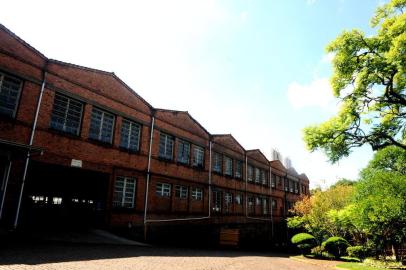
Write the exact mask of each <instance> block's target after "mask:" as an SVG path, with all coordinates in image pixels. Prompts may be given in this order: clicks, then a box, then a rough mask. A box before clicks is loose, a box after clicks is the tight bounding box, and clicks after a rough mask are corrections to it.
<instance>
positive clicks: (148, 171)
mask: <svg viewBox="0 0 406 270" xmlns="http://www.w3.org/2000/svg"><path fill="white" fill-rule="evenodd" d="M154 125H155V112H153V116H152V121H151V135H150V137H149V150H148V167H147V181H146V187H145V202H144V226H146V223H147V210H148V187H149V178H150V171H151V155H152V139H153V136H154Z"/></svg>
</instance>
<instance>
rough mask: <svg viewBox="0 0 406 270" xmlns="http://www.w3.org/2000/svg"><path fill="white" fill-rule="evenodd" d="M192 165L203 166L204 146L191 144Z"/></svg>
mask: <svg viewBox="0 0 406 270" xmlns="http://www.w3.org/2000/svg"><path fill="white" fill-rule="evenodd" d="M192 165H193V166H194V167H198V168H203V167H204V148H203V147H200V146H197V145H193V158H192Z"/></svg>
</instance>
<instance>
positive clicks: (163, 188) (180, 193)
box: [155, 183, 203, 201]
mask: <svg viewBox="0 0 406 270" xmlns="http://www.w3.org/2000/svg"><path fill="white" fill-rule="evenodd" d="M171 187H172V185H171V184H168V183H157V184H156V189H155V194H156V195H158V196H160V197H170V196H171ZM189 189H190V197H191V198H192V199H193V200H196V201H201V200H203V189H202V188H199V187H190V188H189V187H188V186H183V185H175V197H176V198H179V199H188V198H189Z"/></svg>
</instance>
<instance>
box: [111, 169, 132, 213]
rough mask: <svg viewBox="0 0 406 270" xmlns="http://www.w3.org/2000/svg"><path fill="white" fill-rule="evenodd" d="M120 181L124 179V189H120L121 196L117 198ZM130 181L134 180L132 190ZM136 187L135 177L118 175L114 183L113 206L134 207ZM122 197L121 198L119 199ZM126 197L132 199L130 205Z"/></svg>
mask: <svg viewBox="0 0 406 270" xmlns="http://www.w3.org/2000/svg"><path fill="white" fill-rule="evenodd" d="M119 181H122V183H123V186H122V190H121V191H120V193H121V194H120V196H121V197H119V198H116V194H117V193H118V191H117V184H118V183H119ZM130 182H133V187H132V190H130V188H131V187H130V186H131V185H130ZM136 187H137V180H136V179H135V178H134V177H127V176H117V177H116V181H115V183H114V198H113V206H114V207H121V208H134V204H135V191H136ZM129 194H131V195H130V197H128V195H129ZM120 198H121V200H118V199H120ZM126 199H130V201H131V204H130V205H126V204H127V203H128V202H127V201H126Z"/></svg>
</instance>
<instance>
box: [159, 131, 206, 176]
mask: <svg viewBox="0 0 406 270" xmlns="http://www.w3.org/2000/svg"><path fill="white" fill-rule="evenodd" d="M174 145H175V137H174V136H172V135H169V134H166V133H163V132H161V133H160V137H159V157H160V158H163V159H166V160H173V158H174V157H173V156H174V151H173V149H174ZM177 145H178V149H177V157H176V161H177V162H179V163H182V164H185V165H190V164H192V165H193V166H194V167H198V168H203V167H204V148H203V147H200V146H197V145H194V144H193V145H192V144H191V143H189V142H187V141H185V140H182V139H178V140H177ZM191 153H192V155H191Z"/></svg>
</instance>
